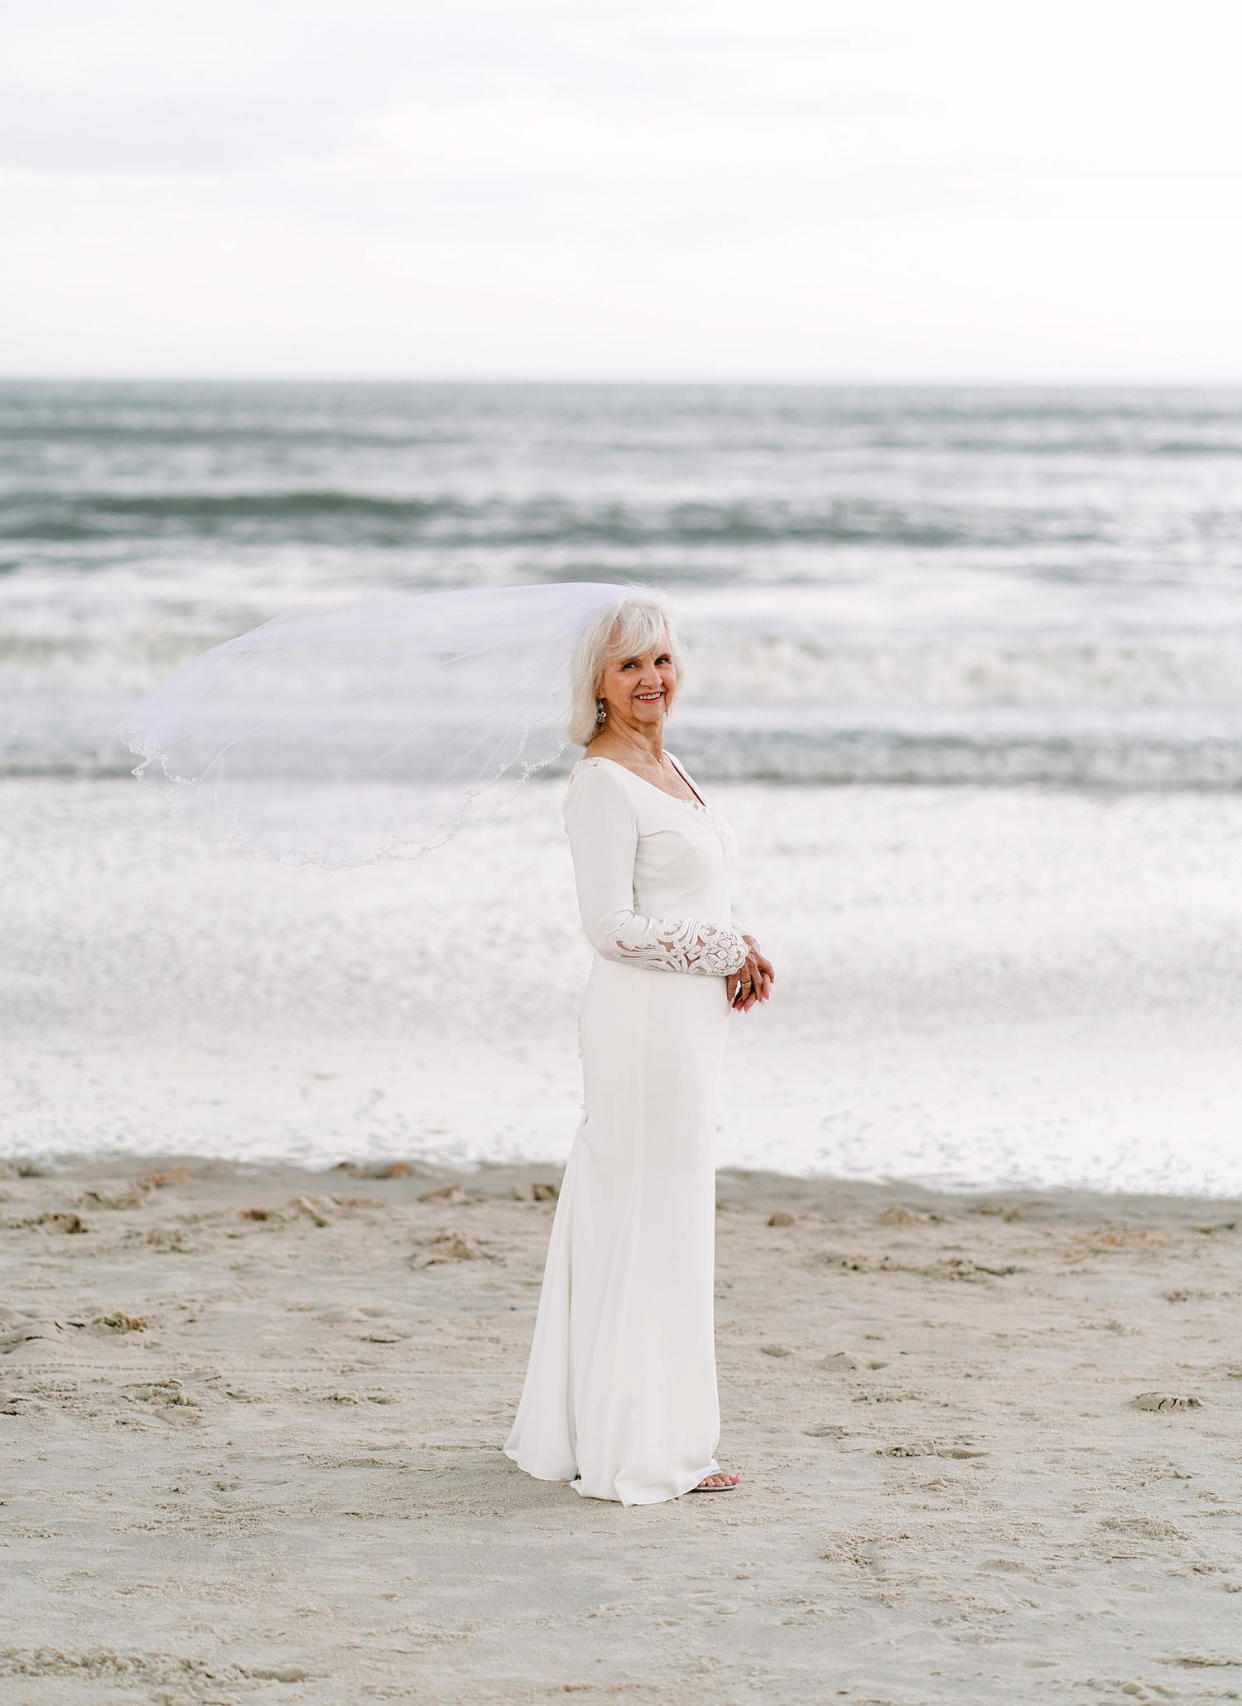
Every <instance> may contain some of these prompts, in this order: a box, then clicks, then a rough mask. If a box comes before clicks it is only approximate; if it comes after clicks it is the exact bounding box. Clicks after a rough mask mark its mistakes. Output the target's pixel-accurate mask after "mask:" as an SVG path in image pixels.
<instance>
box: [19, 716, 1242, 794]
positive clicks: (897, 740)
mask: <svg viewBox="0 0 1242 1706" xmlns="http://www.w3.org/2000/svg"><path fill="white" fill-rule="evenodd" d="M676 750H677V753H678V756H679V757H680V758H681V759H682V760H683V761H684V762H686V763H687V764H689V765H690V766H691V768H692V769H693V770H694V771H696V773H697V774H698V775H699V776H700V777H702V778H703V779H704V780H705V781H710V782H712V783H726V782H730V783H731V782H739V783H740V782H759V783H771V784H781V785H803V786H818V787H832V786H843V785H846V784H868V785H875V786H899V785H919V786H927V787H987V788H996V787H1030V786H1044V787H1056V788H1070V789H1100V788H1104V789H1115V790H1121V791H1132V790H1145V789H1156V790H1160V789H1165V790H1168V789H1182V790H1187V791H1201V790H1209V791H1210V790H1219V789H1238V788H1242V725H1240V726H1239V728H1238V730H1237V732H1236V735H1235V737H1234V738H1233V739H1229V738H1226V737H1224V736H1221V735H1216V736H1213V737H1212V738H1208V739H1202V738H1198V739H1191V738H1185V737H1181V738H1179V737H1178V736H1177V735H1176V734H1173V733H1165V734H1164V735H1161V734H1159V733H1151V734H1148V735H1147V736H1146V737H1145V738H1144V737H1141V736H1137V735H1135V736H1132V737H1126V736H1125V735H1124V734H1122V733H1120V732H1113V733H1109V732H1108V731H1105V730H1100V729H1095V730H1090V729H1084V730H1081V731H1079V732H1077V733H1073V732H1064V731H1062V732H1047V731H1046V732H1044V733H1043V734H1040V733H1039V732H1038V731H1036V730H1033V729H1032V730H1028V731H1027V732H1026V733H1024V734H1021V735H1019V734H1017V733H1016V732H1014V731H1012V730H999V731H998V730H989V729H987V728H986V727H978V728H975V729H973V730H970V729H959V730H955V731H945V730H938V729H929V730H927V731H923V732H918V731H911V730H909V729H902V730H896V729H891V728H888V729H885V728H879V727H875V728H865V727H859V728H854V729H849V730H841V729H838V730H836V731H833V732H825V731H822V730H821V731H817V732H816V731H811V732H808V731H805V730H798V729H797V728H795V727H786V728H774V727H770V726H769V727H764V728H750V727H747V726H745V725H744V724H740V723H739V724H733V725H730V726H719V725H718V726H716V727H714V728H712V727H705V726H703V725H701V724H691V723H689V722H687V723H686V724H684V726H682V727H680V728H679V729H678V732H677V740H676ZM576 756H577V749H576V748H574V749H572V750H570V751H568V752H567V753H566V754H564V755H563V756H562V758H561V759H560V760H558V761H557V762H556V763H555V764H554V765H552V766H550V767H549V769H548V770H547V771H546V772H540V773H539V775H540V779H541V780H542V781H546V780H549V779H551V780H554V781H555V780H558V779H563V777H564V775H565V773H566V771H567V769H568V767H569V765H570V763H572V761H573V759H574V758H575V757H576ZM136 763H137V760H136V759H135V757H134V756H133V754H132V753H130V752H129V751H128V750H127V749H126V748H125V747H124V746H123V745H122V743H121V742H120V740H119V739H117V738H114V737H113V736H112V735H111V734H110V733H109V732H108V731H106V730H99V729H95V730H93V731H88V730H86V729H82V728H79V729H77V730H73V729H69V728H64V727H62V728H61V729H60V730H59V731H58V732H57V733H56V734H52V733H51V732H50V731H47V732H45V734H44V737H43V738H41V739H39V738H31V737H28V738H26V739H24V740H16V741H15V740H13V739H11V738H6V739H0V778H8V779H15V778H27V779H29V778H37V777H44V778H60V779H63V780H78V781H84V780H100V779H108V778H121V777H127V776H129V775H131V774H132V772H133V769H134V766H135V764H136ZM285 785H296V784H285ZM381 785H382V784H381ZM389 785H391V786H400V785H401V784H400V782H399V781H398V780H396V779H394V780H393V781H392V782H391V784H389Z"/></svg>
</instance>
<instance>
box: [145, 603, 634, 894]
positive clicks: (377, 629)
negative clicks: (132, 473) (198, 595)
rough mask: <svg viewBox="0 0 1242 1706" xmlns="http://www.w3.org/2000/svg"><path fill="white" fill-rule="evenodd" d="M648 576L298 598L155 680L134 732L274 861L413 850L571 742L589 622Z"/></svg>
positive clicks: (207, 813)
mask: <svg viewBox="0 0 1242 1706" xmlns="http://www.w3.org/2000/svg"><path fill="white" fill-rule="evenodd" d="M636 595H638V596H642V595H641V594H640V593H639V589H638V588H636V587H627V586H614V585H609V584H607V583H604V582H599V583H596V582H586V581H576V582H575V581H571V582H565V583H561V584H559V585H551V586H516V587H495V588H471V589H467V590H462V591H451V592H433V593H407V594H396V595H394V596H392V597H390V598H386V599H380V600H374V601H371V602H369V603H365V604H354V605H347V606H343V607H342V606H338V607H336V608H333V609H324V610H296V609H295V610H289V611H286V612H285V613H283V614H282V615H280V616H276V617H274V618H273V619H272V620H271V621H270V622H265V623H264V624H263V625H262V626H261V627H259V628H255V629H252V630H251V631H250V632H249V633H246V634H241V635H239V636H238V637H237V638H236V639H232V640H226V641H225V642H224V643H223V644H222V645H219V646H215V647H213V648H212V649H211V650H210V651H208V652H204V653H203V654H202V655H201V656H200V657H197V658H195V659H193V661H192V662H190V663H189V664H187V665H186V666H185V667H184V668H183V669H180V670H178V671H177V672H176V673H175V674H173V675H171V676H169V677H168V679H167V680H165V681H163V682H161V683H160V685H159V686H158V687H156V688H155V690H154V691H153V692H152V693H150V694H148V696H147V697H146V698H145V699H144V700H142V702H141V703H140V704H139V705H138V706H137V707H136V708H135V710H134V712H133V714H132V715H131V717H130V718H129V719H128V721H127V722H126V723H125V724H124V725H123V727H122V729H121V731H120V732H121V736H122V739H123V740H124V741H125V743H126V745H127V746H128V747H129V748H130V749H131V751H133V752H134V753H135V754H137V755H138V756H140V757H141V759H142V763H141V764H139V765H138V766H137V768H136V769H135V771H134V774H135V775H136V776H142V777H145V778H146V779H147V780H148V781H152V782H155V783H156V784H157V785H159V786H160V787H161V788H162V789H163V790H164V792H165V794H166V795H167V796H168V798H169V799H170V800H171V801H172V802H173V804H175V805H176V806H177V807H178V808H180V809H181V810H182V811H183V812H184V813H185V814H186V815H187V816H188V817H189V818H190V820H191V821H192V822H193V824H194V825H195V827H196V828H197V829H199V830H200V831H202V832H204V833H206V834H208V835H210V836H212V837H213V838H215V839H217V840H223V841H226V842H230V843H232V844H235V845H238V846H242V847H245V848H247V849H248V850H250V851H251V852H254V853H257V854H259V855H260V856H263V857H266V858H273V859H279V860H283V861H286V862H289V863H295V864H314V865H322V866H329V867H343V866H350V865H360V864H367V863H370V862H371V861H373V860H375V859H378V858H384V857H389V858H402V857H404V858H412V857H416V856H417V855H418V854H420V853H423V852H425V851H427V849H429V848H431V847H436V846H438V845H440V844H441V843H442V842H444V841H447V840H448V839H450V837H451V836H453V835H454V834H455V833H456V832H457V830H458V829H460V828H461V827H462V826H463V825H464V824H466V823H469V822H471V821H472V820H473V819H475V818H477V817H480V816H482V815H484V814H485V813H486V812H489V811H491V810H494V809H495V808H496V807H498V806H500V805H503V804H504V803H505V801H506V800H508V799H511V798H512V796H513V795H514V793H515V792H516V791H517V790H518V788H520V787H521V785H522V783H523V782H524V781H525V780H526V778H527V777H528V776H529V775H530V774H531V772H532V771H535V770H538V769H540V768H541V767H542V766H543V765H545V764H548V763H550V762H551V761H552V760H553V759H554V758H556V756H557V755H558V754H559V753H560V752H561V750H562V749H563V748H564V746H565V744H566V738H567V737H566V734H565V730H564V721H565V716H566V714H567V712H568V710H569V696H570V665H571V661H572V657H573V653H574V650H575V648H576V646H577V643H578V640H579V638H580V637H581V635H582V633H583V632H584V630H585V629H586V627H587V625H588V624H589V623H590V622H591V621H592V620H593V619H594V618H595V617H596V616H597V615H599V614H601V613H602V611H603V610H604V609H605V608H606V607H607V606H608V605H609V604H611V603H614V602H616V601H619V600H621V599H625V598H630V597H634V596H636Z"/></svg>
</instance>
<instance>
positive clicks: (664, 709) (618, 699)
mask: <svg viewBox="0 0 1242 1706" xmlns="http://www.w3.org/2000/svg"><path fill="white" fill-rule="evenodd" d="M599 696H600V698H601V699H602V700H603V701H604V705H605V707H606V709H607V712H608V722H609V723H610V724H611V725H612V726H613V727H616V726H618V725H620V726H621V727H630V728H635V729H643V730H650V729H655V728H658V727H659V726H660V725H661V723H663V721H664V719H665V717H666V716H667V715H668V712H669V709H670V707H671V706H672V703H673V700H674V699H675V698H676V697H677V665H676V664H675V663H674V662H673V654H672V650H671V648H670V647H669V645H668V635H667V634H664V635H662V636H661V643H660V645H659V646H657V647H656V648H655V649H654V650H653V651H647V652H638V653H635V654H634V655H633V656H627V655H625V654H624V653H621V654H618V655H617V656H615V657H610V658H609V660H608V662H607V663H606V664H605V665H604V673H603V675H602V676H601V677H600V686H599Z"/></svg>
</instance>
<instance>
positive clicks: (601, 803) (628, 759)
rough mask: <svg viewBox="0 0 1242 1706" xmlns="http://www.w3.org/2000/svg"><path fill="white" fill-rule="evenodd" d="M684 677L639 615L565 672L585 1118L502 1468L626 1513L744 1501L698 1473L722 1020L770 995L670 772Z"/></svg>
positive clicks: (722, 831)
mask: <svg viewBox="0 0 1242 1706" xmlns="http://www.w3.org/2000/svg"><path fill="white" fill-rule="evenodd" d="M679 670H680V652H679V649H678V645H677V638H676V635H675V633H674V631H673V626H672V623H671V621H670V619H669V616H668V613H667V611H666V610H665V609H664V607H663V605H662V604H661V603H660V602H658V601H657V600H655V599H652V598H644V597H633V598H625V599H621V600H619V601H618V602H616V603H614V604H612V605H610V606H609V607H608V608H606V609H605V610H604V611H602V612H601V613H600V615H599V616H598V617H597V618H596V619H595V620H594V621H593V622H592V623H591V625H590V626H589V627H588V628H587V630H586V632H585V634H584V635H583V638H582V641H581V643H580V645H579V646H578V650H577V653H576V656H575V660H574V680H573V694H574V698H573V713H572V715H571V719H570V727H569V734H570V739H571V740H572V741H574V742H576V743H577V744H579V745H582V746H584V747H585V748H586V754H585V756H584V757H583V758H582V759H581V760H580V762H579V763H578V764H577V765H575V767H574V769H573V771H572V773H571V776H570V780H569V787H568V791H567V794H566V798H565V805H564V817H565V825H566V828H567V830H568V833H569V840H570V847H571V850H572V853H573V861H574V875H575V881H576V885H577V891H578V905H579V910H580V912H581V915H582V922H583V926H584V928H585V930H586V933H587V936H588V937H589V939H590V941H591V944H592V946H593V947H594V949H595V959H594V961H593V964H592V967H591V974H590V978H589V980H588V984H587V990H586V997H585V1000H584V1003H583V1007H582V1012H581V1019H580V1027H579V1035H580V1040H581V1048H582V1068H583V1087H584V1093H585V1100H584V1104H583V1117H582V1121H581V1123H580V1125H579V1128H578V1132H577V1135H576V1137H575V1139H574V1143H573V1146H572V1148H571V1151H570V1155H569V1160H568V1164H567V1166H566V1169H565V1177H564V1181H563V1184H562V1187H561V1193H560V1198H559V1201H558V1203H557V1208H556V1214H555V1218H554V1220H553V1223H552V1231H551V1237H550V1240H549V1246H548V1255H547V1262H546V1266H545V1270H544V1276H543V1285H542V1288H541V1291H540V1296H539V1307H538V1311H537V1315H536V1320H535V1329H534V1336H533V1340H532V1344H531V1352H530V1361H529V1365H528V1367H527V1372H526V1380H525V1384H524V1386H523V1390H522V1397H521V1402H520V1404H519V1406H518V1411H517V1416H516V1419H515V1421H514V1424H513V1428H512V1431H511V1433H510V1435H509V1438H508V1439H507V1440H506V1442H505V1446H504V1449H505V1452H506V1453H507V1455H508V1456H509V1457H511V1458H513V1460H514V1461H515V1462H516V1463H517V1464H518V1465H519V1467H520V1468H522V1469H524V1470H526V1471H527V1472H528V1473H529V1474H531V1475H534V1476H536V1477H538V1478H539V1479H541V1480H549V1481H553V1480H569V1481H570V1482H571V1484H572V1485H573V1487H574V1488H575V1490H576V1491H577V1492H579V1493H581V1494H583V1495H585V1496H589V1497H593V1498H601V1499H615V1500H619V1501H620V1502H621V1503H622V1504H626V1505H632V1504H654V1503H657V1502H659V1501H661V1500H664V1499H672V1498H677V1497H678V1496H679V1495H680V1494H682V1493H686V1492H700V1491H701V1492H716V1491H724V1490H726V1489H728V1488H732V1487H735V1486H736V1485H737V1484H738V1476H737V1475H735V1474H726V1473H724V1472H723V1471H721V1469H720V1466H719V1464H718V1463H717V1462H716V1459H715V1456H714V1453H715V1450H716V1446H717V1444H718V1443H719V1438H720V1406H719V1398H718V1393H717V1385H716V1358H715V1344H714V1268H715V1232H716V1227H715V1208H716V1192H715V1159H714V1153H713V1151H714V1141H715V1123H716V1092H717V1084H718V1080H719V1073H720V1065H721V1057H722V1054H723V1050H724V1043H725V1036H726V1032H727V1028H728V1022H729V1016H730V1013H731V1012H735V1011H736V1012H748V1011H749V1010H750V1008H751V1007H752V1006H754V1004H755V1002H756V1001H766V1000H767V999H768V996H769V992H770V988H771V983H772V978H773V972H772V967H771V965H770V964H769V962H768V961H767V960H766V959H765V958H764V957H763V955H762V954H761V953H760V952H759V949H758V947H757V945H756V944H755V942H754V940H753V939H752V938H751V937H749V936H744V935H742V934H741V933H740V932H739V931H738V930H737V929H735V928H734V927H733V925H732V924H731V923H730V899H729V891H728V869H727V867H728V863H729V849H730V847H731V843H732V832H731V831H730V829H729V827H728V825H727V824H725V823H724V821H723V820H722V819H721V818H720V817H719V815H718V814H717V813H716V812H715V811H714V810H713V809H712V807H711V806H710V805H709V804H708V803H707V802H706V801H704V800H703V798H702V796H701V795H700V794H699V791H698V789H697V788H696V787H695V785H694V783H693V781H692V780H691V778H690V777H689V776H688V775H687V773H686V772H685V770H684V769H683V768H682V766H681V765H680V764H679V763H678V762H677V761H676V759H675V758H673V756H672V755H671V754H670V753H667V752H665V750H664V725H665V719H666V718H667V716H668V713H669V711H670V709H671V708H672V705H673V702H674V700H675V698H676V694H677V687H678V678H679ZM669 974H672V975H669Z"/></svg>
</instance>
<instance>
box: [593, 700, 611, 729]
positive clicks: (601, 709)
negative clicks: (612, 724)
mask: <svg viewBox="0 0 1242 1706" xmlns="http://www.w3.org/2000/svg"><path fill="white" fill-rule="evenodd" d="M607 721H608V712H607V710H606V708H605V706H604V701H603V700H602V699H597V700H596V701H595V727H596V728H597V729H602V728H603V726H604V724H605V723H606V722H607Z"/></svg>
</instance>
